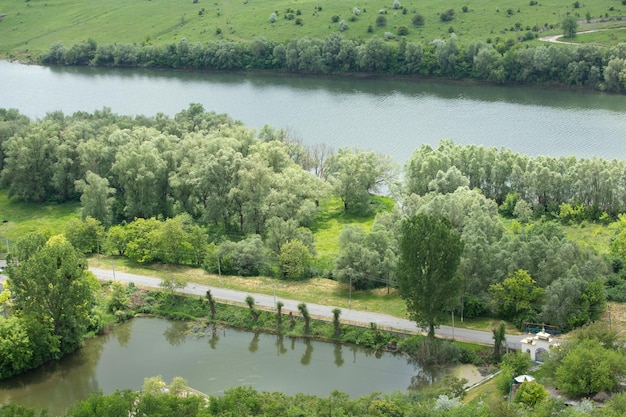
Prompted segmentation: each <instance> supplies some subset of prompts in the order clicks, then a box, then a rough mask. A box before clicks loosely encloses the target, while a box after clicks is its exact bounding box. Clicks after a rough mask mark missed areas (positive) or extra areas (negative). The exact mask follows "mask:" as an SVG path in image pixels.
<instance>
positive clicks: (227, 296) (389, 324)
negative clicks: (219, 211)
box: [89, 268, 525, 348]
mask: <svg viewBox="0 0 626 417" xmlns="http://www.w3.org/2000/svg"><path fill="white" fill-rule="evenodd" d="M89 270H90V271H91V272H93V274H94V275H95V276H96V277H97V278H98V279H100V280H116V281H122V282H126V283H128V282H133V283H134V284H135V285H138V286H143V287H152V288H159V287H160V284H161V279H160V278H156V277H150V276H145V275H134V274H128V273H124V272H114V271H113V270H109V269H99V268H89ZM209 289H210V290H211V294H212V295H213V297H214V298H215V299H217V300H222V301H227V302H230V303H241V304H244V303H245V298H246V296H248V295H252V296H253V297H254V302H255V304H256V305H258V306H262V307H266V308H275V307H276V302H278V301H282V302H283V304H284V307H283V308H284V309H285V310H286V311H294V312H297V311H298V304H299V303H300V301H297V300H290V299H286V298H281V297H274V296H271V295H265V294H253V293H248V292H244V291H236V290H229V289H226V288H219V287H209V286H207V285H201V284H194V283H191V282H190V283H187V285H186V286H185V288H183V289H182V290H180V292H183V293H185V294H194V295H200V296H204V295H205V294H206V292H207V290H209ZM307 308H308V310H309V313H310V314H311V315H312V316H313V317H316V318H320V319H324V320H328V321H330V320H332V317H333V313H332V310H333V309H334V308H335V307H334V306H326V305H320V304H313V303H307ZM341 319H342V321H343V322H353V323H355V324H360V325H364V326H368V325H369V324H370V323H376V325H377V326H379V327H381V328H386V329H390V330H397V331H402V332H421V329H419V328H418V327H417V325H416V324H415V322H412V321H410V320H406V319H402V318H398V317H393V316H390V315H387V314H381V313H372V312H366V311H357V310H351V309H342V310H341ZM437 336H439V337H442V338H446V339H455V340H461V341H466V342H473V343H480V344H485V345H491V344H493V338H492V336H493V335H492V333H491V332H485V331H480V330H470V329H461V328H458V327H455V328H452V327H450V326H441V327H440V328H439V329H437ZM524 337H525V336H523V335H507V336H506V344H507V346H508V347H510V348H519V347H520V340H521V339H522V338H524Z"/></svg>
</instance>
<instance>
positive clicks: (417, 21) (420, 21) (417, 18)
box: [411, 13, 424, 28]
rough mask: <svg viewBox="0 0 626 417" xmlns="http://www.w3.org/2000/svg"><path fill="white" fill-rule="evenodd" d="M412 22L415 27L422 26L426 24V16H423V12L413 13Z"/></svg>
mask: <svg viewBox="0 0 626 417" xmlns="http://www.w3.org/2000/svg"><path fill="white" fill-rule="evenodd" d="M411 22H412V23H413V26H415V27H418V28H419V27H422V26H424V16H422V15H421V14H419V13H418V14H415V15H413V17H412V18H411Z"/></svg>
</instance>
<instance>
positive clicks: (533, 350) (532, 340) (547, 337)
mask: <svg viewBox="0 0 626 417" xmlns="http://www.w3.org/2000/svg"><path fill="white" fill-rule="evenodd" d="M521 344H522V352H526V353H528V354H529V355H530V359H532V360H534V361H535V362H543V355H544V354H545V353H547V352H548V351H549V350H550V349H552V348H554V347H556V346H559V342H558V341H557V340H556V339H555V338H554V337H552V335H551V334H550V333H546V331H545V329H542V330H541V331H540V332H538V333H537V334H535V335H532V336H528V337H526V338H524V339H522V340H521Z"/></svg>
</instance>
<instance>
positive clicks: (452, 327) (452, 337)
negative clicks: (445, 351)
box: [452, 310, 454, 340]
mask: <svg viewBox="0 0 626 417" xmlns="http://www.w3.org/2000/svg"><path fill="white" fill-rule="evenodd" d="M452 340H454V310H452Z"/></svg>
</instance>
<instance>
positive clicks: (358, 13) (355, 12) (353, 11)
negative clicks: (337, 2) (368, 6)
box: [352, 7, 361, 16]
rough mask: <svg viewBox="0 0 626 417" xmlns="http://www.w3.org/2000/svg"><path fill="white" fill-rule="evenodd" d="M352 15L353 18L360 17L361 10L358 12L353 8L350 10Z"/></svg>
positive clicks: (356, 8) (357, 9)
mask: <svg viewBox="0 0 626 417" xmlns="http://www.w3.org/2000/svg"><path fill="white" fill-rule="evenodd" d="M352 14H353V15H355V16H360V15H361V10H359V8H358V7H355V8H354V9H352Z"/></svg>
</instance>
